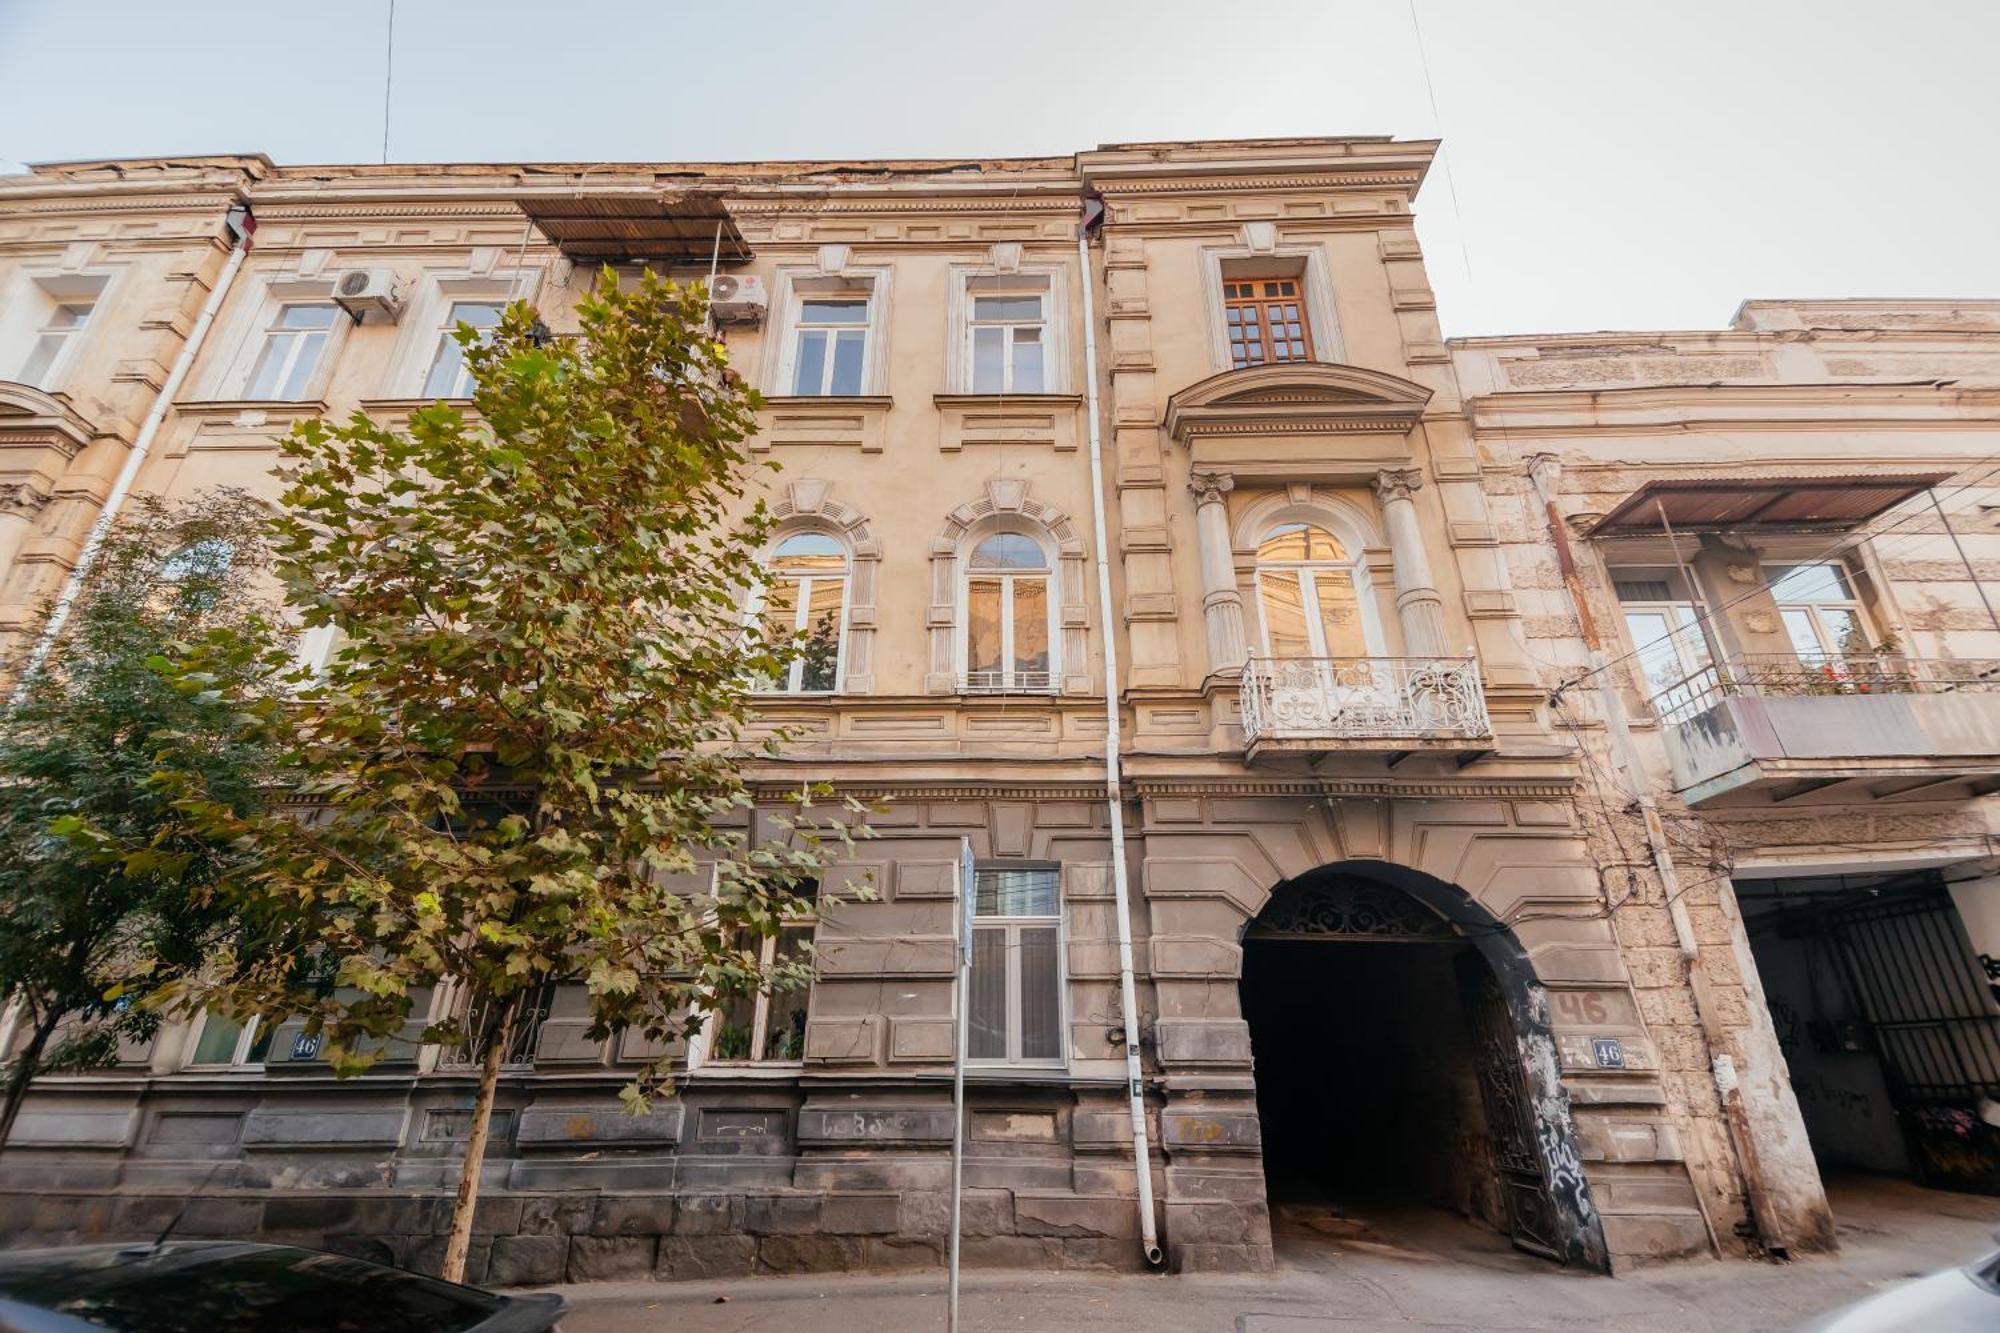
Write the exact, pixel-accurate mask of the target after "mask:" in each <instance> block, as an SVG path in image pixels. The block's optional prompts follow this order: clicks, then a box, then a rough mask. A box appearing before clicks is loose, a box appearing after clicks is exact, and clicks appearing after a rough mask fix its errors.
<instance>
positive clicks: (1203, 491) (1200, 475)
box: [1188, 472, 1236, 505]
mask: <svg viewBox="0 0 2000 1333" xmlns="http://www.w3.org/2000/svg"><path fill="white" fill-rule="evenodd" d="M1235 489H1236V478H1234V477H1232V476H1230V475H1229V474H1228V473H1227V472H1197V473H1194V474H1193V475H1192V476H1190V477H1189V478H1188V491H1189V493H1191V494H1192V495H1193V496H1194V502H1195V503H1196V504H1198V505H1213V504H1222V503H1223V502H1224V501H1223V497H1224V496H1226V495H1228V494H1229V493H1230V492H1231V491H1233V490H1235Z"/></svg>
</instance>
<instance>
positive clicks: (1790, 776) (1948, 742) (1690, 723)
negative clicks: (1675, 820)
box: [1652, 654, 2000, 806]
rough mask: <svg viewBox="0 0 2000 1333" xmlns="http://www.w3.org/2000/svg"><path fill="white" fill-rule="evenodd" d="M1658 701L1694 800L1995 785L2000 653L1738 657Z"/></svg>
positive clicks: (1971, 790) (1936, 795) (1787, 798)
mask: <svg viewBox="0 0 2000 1333" xmlns="http://www.w3.org/2000/svg"><path fill="white" fill-rule="evenodd" d="M1652 703H1653V712H1654V714H1655V715H1656V716H1657V717H1658V718H1659V719H1660V731H1661V734H1662V736H1663V738H1664V740H1665V743H1666V749H1667V760H1668V763H1669V764H1670V765H1671V767H1672V769H1673V780H1674V786H1675V788H1676V789H1677V790H1678V791H1679V792H1680V794H1681V796H1682V798H1683V799H1684V800H1686V801H1687V803H1688V804H1689V805H1693V806H1709V805H1717V804H1727V805H1759V804H1764V805H1783V804H1787V803H1791V802H1805V801H1808V800H1810V799H1812V798H1814V797H1821V798H1822V799H1836V800H1852V799H1855V798H1857V797H1865V798H1869V799H1874V800H1896V799H1902V800H1914V799H1919V798H1927V799H1931V800H1941V799H1949V798H1950V797H1951V796H1952V795H1954V794H1959V795H1965V796H1970V795H1975V794H1978V793H1981V792H1986V791H1992V790H1995V789H1996V788H2000V662H1993V661H1977V660H1947V659H1941V658H1916V657H1901V656H1887V655H1872V654H1871V655H1866V656H1853V657H1827V658H1819V659H1800V658H1797V657H1791V656H1782V655H1780V656H1762V655H1760V656H1745V657H1736V658H1730V659H1728V660H1727V661H1724V662H1723V663H1721V664H1720V665H1719V666H1709V667H1703V668H1702V669H1701V670H1700V671H1697V672H1695V673H1694V674H1693V675H1691V676H1688V677H1686V678H1685V679H1682V680H1679V681H1675V682H1674V683H1673V684H1671V685H1668V686H1667V687H1666V688H1665V689H1662V690H1660V691H1659V692H1658V693H1657V694H1655V695H1654V696H1653V701H1652ZM1836 788H1839V789H1840V790H1839V791H1838V792H1837V793H1836V792H1835V790H1834V789H1836ZM1961 788H1962V791H1958V792H1956V793H1955V792H1954V789H1961Z"/></svg>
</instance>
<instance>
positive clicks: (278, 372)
mask: <svg viewBox="0 0 2000 1333" xmlns="http://www.w3.org/2000/svg"><path fill="white" fill-rule="evenodd" d="M334 314H335V309H334V307H333V306H331V305H320V304H294V305H281V306H279V307H278V313H277V314H276V315H275V316H273V317H272V320H271V322H270V324H269V325H267V326H266V327H265V329H264V345H263V347H262V348H261V349H260V350H259V351H258V353H257V361H256V364H254V365H253V366H251V368H250V382H249V386H248V387H247V388H246V389H245V390H244V392H243V396H244V397H245V398H254V399H258V400H260V401H265V402H280V403H285V402H297V401H299V400H300V399H302V398H304V397H305V396H306V389H307V386H309V385H310V384H311V383H312V381H313V375H314V372H316V371H317V370H318V369H319V362H320V357H321V356H323V355H324V354H325V352H326V343H327V339H328V338H329V337H331V336H332V330H333V319H334Z"/></svg>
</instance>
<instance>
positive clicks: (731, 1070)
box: [683, 1060, 806, 1082]
mask: <svg viewBox="0 0 2000 1333" xmlns="http://www.w3.org/2000/svg"><path fill="white" fill-rule="evenodd" d="M805 1067H806V1062H805V1061H803V1060H704V1061H702V1062H701V1064H700V1065H699V1066H697V1067H696V1068H694V1069H692V1070H690V1071H688V1072H687V1073H686V1074H685V1075H683V1077H685V1078H690V1079H701V1078H718V1079H720V1078H734V1079H743V1080H746V1081H751V1082H754V1081H757V1080H761V1079H788V1078H796V1077H797V1076H798V1075H799V1074H801V1073H802V1072H804V1070H805Z"/></svg>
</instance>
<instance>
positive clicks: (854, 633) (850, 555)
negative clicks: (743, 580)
mask: <svg viewBox="0 0 2000 1333" xmlns="http://www.w3.org/2000/svg"><path fill="white" fill-rule="evenodd" d="M832 492H833V483H832V482H830V481H822V480H820V479H818V478H816V477H799V478H796V479H794V480H793V481H792V482H791V484H790V485H789V487H788V488H787V493H786V495H785V498H784V499H782V500H780V501H778V503H777V504H775V505H773V506H771V515H772V517H773V518H774V519H776V520H777V525H776V528H775V529H774V531H773V540H774V541H776V540H780V539H782V538H784V537H786V536H788V535H790V534H791V533H794V532H826V533H830V534H832V535H834V536H837V537H839V538H840V539H841V540H842V541H843V542H845V543H846V545H847V559H848V569H847V653H846V659H845V663H844V669H843V670H842V672H841V678H840V692H841V693H842V694H872V693H873V692H874V689H875V671H874V662H875V627H876V610H875V597H876V587H877V585H878V583H879V582H880V579H879V577H878V575H879V571H880V567H881V564H882V547H881V545H880V543H878V542H877V541H876V540H875V534H874V532H873V530H872V529H870V528H869V526H868V519H867V516H866V515H864V514H862V513H861V511H860V510H858V509H854V508H852V507H851V506H849V505H845V504H842V503H841V502H840V501H838V500H835V499H834V498H833V496H832Z"/></svg>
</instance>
